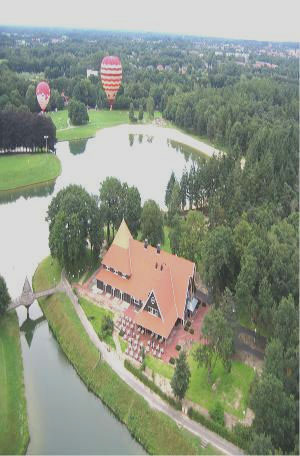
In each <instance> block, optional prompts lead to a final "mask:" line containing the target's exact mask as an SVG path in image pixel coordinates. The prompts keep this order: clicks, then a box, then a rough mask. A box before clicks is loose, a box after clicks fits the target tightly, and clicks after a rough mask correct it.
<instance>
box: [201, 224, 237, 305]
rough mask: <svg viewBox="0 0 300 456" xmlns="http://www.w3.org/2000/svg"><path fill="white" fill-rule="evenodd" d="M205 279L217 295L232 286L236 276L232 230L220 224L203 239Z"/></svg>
mask: <svg viewBox="0 0 300 456" xmlns="http://www.w3.org/2000/svg"><path fill="white" fill-rule="evenodd" d="M202 255H203V257H202V258H203V264H204V280H205V282H206V283H207V285H208V286H209V287H210V288H211V289H212V292H213V294H214V295H215V296H217V295H218V294H219V293H220V292H221V293H222V292H223V291H224V289H225V287H226V286H227V287H229V288H231V287H232V285H233V283H234V277H235V255H234V244H233V236H232V231H231V229H230V228H229V227H225V226H222V225H221V226H218V227H216V228H215V229H214V230H212V231H211V232H210V233H209V234H208V235H207V236H206V237H205V239H204V241H203V249H202Z"/></svg>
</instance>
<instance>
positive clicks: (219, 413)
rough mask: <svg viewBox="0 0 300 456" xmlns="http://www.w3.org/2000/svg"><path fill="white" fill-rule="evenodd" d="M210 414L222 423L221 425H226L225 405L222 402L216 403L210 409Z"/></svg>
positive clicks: (217, 421)
mask: <svg viewBox="0 0 300 456" xmlns="http://www.w3.org/2000/svg"><path fill="white" fill-rule="evenodd" d="M209 415H210V417H211V419H212V420H214V421H215V422H216V423H219V424H221V426H224V425H225V419H224V407H223V405H222V404H221V403H220V402H216V403H215V404H214V406H213V408H212V409H211V410H210V411H209Z"/></svg>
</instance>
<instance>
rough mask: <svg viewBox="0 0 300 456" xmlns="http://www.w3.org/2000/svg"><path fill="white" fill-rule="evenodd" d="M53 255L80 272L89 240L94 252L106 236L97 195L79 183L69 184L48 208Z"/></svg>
mask: <svg viewBox="0 0 300 456" xmlns="http://www.w3.org/2000/svg"><path fill="white" fill-rule="evenodd" d="M46 220H47V221H48V222H49V247H50V252H51V255H52V256H53V257H55V258H57V259H58V261H59V263H60V265H61V266H62V267H65V268H66V270H67V271H68V272H71V273H76V272H77V271H78V270H79V269H80V267H81V264H82V258H83V257H84V256H85V251H86V245H87V240H89V242H90V245H91V249H92V251H93V254H94V256H95V257H96V256H97V255H98V254H99V250H100V246H101V244H102V240H103V228H102V219H101V216H100V211H99V208H98V206H97V203H96V201H95V198H94V197H92V196H90V195H89V194H88V193H87V191H86V190H84V189H83V188H82V187H80V186H78V185H69V186H68V187H66V188H64V189H62V190H60V191H59V192H58V193H57V195H56V196H55V197H54V198H53V199H52V201H51V203H50V205H49V207H48V212H47V218H46Z"/></svg>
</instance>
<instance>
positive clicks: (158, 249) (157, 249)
mask: <svg viewBox="0 0 300 456" xmlns="http://www.w3.org/2000/svg"><path fill="white" fill-rule="evenodd" d="M156 253H160V244H157V247H156Z"/></svg>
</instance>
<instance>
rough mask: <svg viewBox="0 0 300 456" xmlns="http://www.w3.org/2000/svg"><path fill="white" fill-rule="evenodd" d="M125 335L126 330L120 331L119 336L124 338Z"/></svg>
mask: <svg viewBox="0 0 300 456" xmlns="http://www.w3.org/2000/svg"><path fill="white" fill-rule="evenodd" d="M124 334H125V332H124V329H120V332H119V336H120V337H123V336H124Z"/></svg>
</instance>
